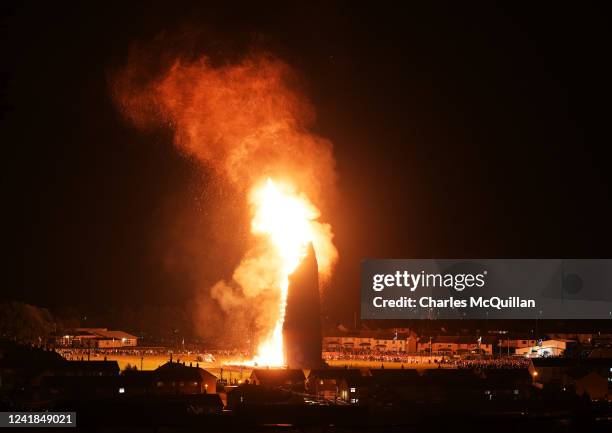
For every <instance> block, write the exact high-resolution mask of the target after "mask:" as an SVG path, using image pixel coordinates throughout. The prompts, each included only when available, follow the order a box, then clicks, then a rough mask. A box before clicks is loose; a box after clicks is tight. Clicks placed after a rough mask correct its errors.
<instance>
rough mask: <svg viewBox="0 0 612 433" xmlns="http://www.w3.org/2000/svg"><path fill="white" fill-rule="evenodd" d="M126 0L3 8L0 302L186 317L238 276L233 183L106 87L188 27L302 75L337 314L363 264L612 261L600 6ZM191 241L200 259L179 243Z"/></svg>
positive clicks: (215, 49) (347, 303)
mask: <svg viewBox="0 0 612 433" xmlns="http://www.w3.org/2000/svg"><path fill="white" fill-rule="evenodd" d="M123 3H127V2H86V4H83V5H68V4H66V5H63V4H61V3H58V2H47V4H44V3H39V4H36V5H35V4H30V3H26V4H24V5H15V6H8V7H7V6H3V8H4V9H3V11H2V13H3V18H2V38H1V39H2V51H1V52H2V61H1V62H2V63H1V64H2V77H1V78H2V96H1V99H2V105H1V117H2V141H1V142H2V153H3V158H2V174H1V180H2V192H3V194H2V199H3V209H4V210H3V211H2V224H3V231H4V233H5V236H3V238H5V241H4V242H3V244H4V255H5V257H4V259H3V261H2V262H3V267H4V268H5V270H4V272H3V278H2V288H1V294H2V295H1V296H2V298H4V299H18V300H24V301H27V302H31V303H35V304H39V305H47V306H51V307H56V306H59V305H62V304H79V305H85V306H87V307H89V308H103V307H104V306H109V305H110V306H120V305H124V304H129V303H134V302H138V303H173V304H177V305H180V304H182V303H185V302H188V300H189V299H190V298H191V297H192V296H193V294H194V289H195V285H196V283H195V281H194V278H193V276H192V275H190V272H191V270H192V269H193V267H194V266H197V267H199V268H200V270H202V272H203V273H205V274H206V275H208V278H209V279H210V280H211V281H214V280H216V279H218V278H220V277H223V276H226V275H225V274H226V273H227V272H229V271H230V270H231V269H232V266H233V265H234V264H235V263H233V262H231V260H235V259H236V254H235V252H232V248H234V246H235V245H234V244H235V242H234V241H233V240H232V239H233V238H232V236H234V237H236V236H239V235H238V234H236V230H237V229H235V228H233V227H223V228H218V227H217V228H216V227H211V226H210V225H209V224H207V222H209V220H208V219H207V215H208V214H209V211H210V209H207V200H206V197H207V196H209V195H211V194H213V195H214V194H221V193H222V192H219V191H216V190H212V189H211V188H209V187H207V184H206V179H207V174H206V173H205V172H202V171H201V170H200V169H199V168H198V167H197V165H196V164H194V163H193V162H192V161H189V160H188V159H186V158H184V157H182V156H181V155H179V154H177V153H176V152H175V151H174V149H173V148H172V145H171V136H170V134H167V135H164V134H163V133H159V132H158V133H156V134H145V133H142V132H139V131H137V130H135V129H134V128H132V127H131V126H129V125H128V124H127V123H126V122H125V121H123V120H122V119H121V116H120V115H119V114H118V113H117V111H116V109H115V107H114V105H113V102H112V100H111V98H110V95H109V91H108V77H109V74H110V73H112V71H114V70H116V69H117V68H119V67H121V65H122V64H123V63H124V62H125V60H126V56H127V52H128V49H129V47H130V45H131V44H132V43H134V42H141V43H146V42H147V41H150V40H151V39H152V38H154V37H156V36H159V35H161V34H165V35H172V34H176V33H180V32H183V31H184V30H185V29H192V30H193V29H197V31H196V32H193V35H194V36H193V38H192V40H190V43H191V44H192V45H190V48H189V49H190V50H193V52H194V53H196V54H197V53H199V52H200V51H202V53H206V54H212V55H214V56H217V57H218V58H220V59H224V58H227V59H230V58H233V57H236V56H240V55H241V54H244V53H245V52H246V50H248V48H249V47H250V46H252V45H257V46H259V47H264V48H265V49H267V50H269V51H271V52H272V53H274V54H275V55H277V56H278V57H280V58H282V59H283V60H285V61H286V62H288V63H289V64H290V65H292V66H293V67H294V68H295V69H296V70H297V71H298V73H299V74H300V76H301V78H302V80H303V82H304V83H305V89H306V92H307V93H308V95H309V97H310V98H311V100H312V102H313V104H314V106H315V107H316V109H317V113H318V116H317V118H318V121H317V125H316V132H317V133H319V134H321V135H323V136H325V137H328V138H329V139H331V140H332V141H333V142H334V144H335V155H336V159H337V164H338V172H339V177H340V181H339V190H340V198H339V201H338V202H337V203H335V204H334V206H333V208H332V211H331V213H330V215H328V219H330V220H331V222H332V223H333V225H334V229H335V232H336V234H337V237H336V242H337V246H338V248H339V251H340V256H341V259H340V263H339V265H338V268H337V273H336V276H335V279H334V281H333V285H332V287H331V288H330V290H329V291H328V297H327V300H326V308H327V309H328V312H331V314H332V315H334V317H335V316H337V317H338V318H339V319H341V318H344V317H351V316H352V311H353V310H354V309H356V308H358V293H359V287H358V284H359V262H360V260H361V259H363V258H474V257H482V258H485V257H486V258H512V257H517V258H522V257H525V258H538V257H550V258H553V257H554V258H557V257H567V258H578V257H584V258H588V257H609V256H610V254H609V248H608V245H610V243H611V242H610V241H611V240H612V236H611V233H610V221H612V203H611V198H610V197H611V194H610V192H611V190H610V186H611V182H610V181H611V177H612V176H611V174H610V170H609V165H610V163H609V159H608V158H607V150H608V147H609V146H610V137H609V127H608V124H609V116H610V99H609V93H610V92H609V90H610V85H609V79H610V78H609V77H610V76H611V75H610V70H609V69H608V68H607V66H606V65H605V63H606V57H609V39H608V34H607V31H606V27H607V25H608V23H609V20H608V19H607V18H606V16H605V13H604V12H603V11H600V10H597V9H590V8H588V7H582V6H578V5H576V4H574V5H573V6H572V7H571V8H569V7H568V8H566V7H565V6H562V5H558V4H555V3H547V4H545V5H535V4H529V5H527V4H523V5H522V6H510V5H506V6H499V5H498V6H493V5H490V4H489V5H485V3H484V2H483V4H480V5H472V6H468V7H467V8H466V6H465V4H463V3H464V2H461V3H462V4H461V5H459V4H456V5H454V6H450V7H439V8H431V9H427V10H420V9H417V8H414V7H405V8H403V9H398V4H397V3H392V2H389V3H383V4H379V2H376V4H375V3H373V2H368V3H366V4H363V5H354V4H353V3H355V2H308V5H306V4H302V5H293V4H292V5H288V4H285V3H294V2H282V3H269V2H264V4H263V5H260V3H261V2H245V4H241V3H237V2H217V3H214V4H209V5H202V6H199V7H196V6H192V5H191V4H188V3H180V2H166V3H154V4H150V3H149V2H146V3H145V2H143V3H134V2H130V5H129V6H126V5H124V4H123ZM219 3H224V4H226V6H219ZM254 3H257V5H254ZM304 3H305V2H304ZM454 3H457V2H454ZM508 3H510V2H508ZM215 230H217V231H219V230H221V231H222V233H227V234H228V245H227V246H223V245H221V246H219V245H217V246H216V247H215V248H220V249H221V252H217V251H216V250H211V249H210V245H211V244H209V243H208V240H209V239H211V238H212V237H213V236H212V235H211V232H212V231H215ZM190 233H193V239H194V240H196V241H200V240H201V241H202V246H201V251H199V250H200V248H195V249H194V247H193V245H190V246H185V245H177V241H176V240H177V239H179V238H180V239H183V238H184V237H185V236H186V235H189V234H190ZM226 256H229V257H230V258H231V260H229V259H226V258H225V257H226ZM219 257H223V259H221V258H219ZM168 261H170V262H171V263H172V266H164V265H163V264H167V263H168ZM220 263H221V264H220Z"/></svg>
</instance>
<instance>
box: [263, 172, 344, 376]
mask: <svg viewBox="0 0 612 433" xmlns="http://www.w3.org/2000/svg"><path fill="white" fill-rule="evenodd" d="M251 203H252V204H253V206H254V208H255V215H254V217H253V220H252V232H253V233H254V234H255V235H263V236H265V237H267V239H268V241H269V243H270V244H271V246H272V247H273V248H274V249H275V254H276V255H277V258H278V268H277V269H278V270H279V271H280V272H279V273H278V281H276V287H277V288H278V289H279V290H280V302H279V310H278V318H277V320H276V323H275V325H274V329H273V330H272V332H271V333H270V334H269V335H268V336H267V338H266V339H265V340H264V341H263V342H261V343H260V345H259V348H258V351H257V355H256V356H255V358H254V360H253V361H254V362H256V363H257V364H263V365H269V366H282V365H285V359H284V351H283V335H282V331H283V322H284V320H285V308H286V303H287V293H288V290H289V275H291V274H292V273H293V271H295V269H296V268H297V267H298V265H299V264H300V262H301V261H302V259H303V258H304V257H305V255H306V248H307V247H308V244H309V243H311V242H312V243H313V244H315V245H316V246H317V247H319V248H318V251H319V255H320V256H321V261H322V263H324V264H329V263H330V257H329V255H330V254H331V255H333V254H335V249H334V248H333V245H332V244H331V239H330V238H329V233H330V232H329V227H328V226H326V225H322V224H320V223H319V222H318V221H317V219H318V218H319V216H320V213H319V211H318V209H317V208H316V207H315V206H314V205H313V204H312V203H310V202H309V201H308V199H307V198H306V197H303V196H299V195H297V194H295V193H294V192H292V191H291V190H290V189H288V188H286V187H285V188H282V187H281V186H277V185H276V184H275V183H274V182H273V181H272V180H271V179H268V180H267V181H266V183H265V185H263V186H262V187H260V188H255V189H254V191H253V193H252V194H251ZM325 271H327V270H325Z"/></svg>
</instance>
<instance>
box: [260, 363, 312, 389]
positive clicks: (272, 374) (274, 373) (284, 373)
mask: <svg viewBox="0 0 612 433" xmlns="http://www.w3.org/2000/svg"><path fill="white" fill-rule="evenodd" d="M249 380H250V382H251V383H252V384H254V385H260V386H265V387H269V388H285V389H292V390H304V382H305V381H306V376H304V372H303V371H302V370H299V369H290V368H256V369H254V370H253V371H252V372H251V376H250V378H249Z"/></svg>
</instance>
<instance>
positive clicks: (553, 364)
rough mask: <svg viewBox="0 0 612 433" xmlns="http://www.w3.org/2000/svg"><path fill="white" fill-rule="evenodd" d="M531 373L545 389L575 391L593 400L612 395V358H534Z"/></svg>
mask: <svg viewBox="0 0 612 433" xmlns="http://www.w3.org/2000/svg"><path fill="white" fill-rule="evenodd" d="M529 372H530V374H531V375H532V377H533V380H534V382H536V383H537V384H538V385H539V386H542V387H543V388H544V389H546V388H559V389H562V388H571V389H574V390H575V391H576V393H577V394H578V395H581V396H582V395H584V394H587V395H588V396H589V397H590V398H592V399H604V398H610V396H612V358H585V359H578V358H533V359H531V363H530V365H529ZM604 385H605V386H604ZM604 388H605V389H604Z"/></svg>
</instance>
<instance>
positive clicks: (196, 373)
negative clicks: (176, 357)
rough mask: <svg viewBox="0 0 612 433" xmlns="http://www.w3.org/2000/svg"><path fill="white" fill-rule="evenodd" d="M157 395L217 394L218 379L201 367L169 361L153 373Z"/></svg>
mask: <svg viewBox="0 0 612 433" xmlns="http://www.w3.org/2000/svg"><path fill="white" fill-rule="evenodd" d="M152 378H153V379H154V380H155V393H156V394H215V393H216V392H217V377H216V376H215V375H213V374H211V373H209V372H208V371H206V370H204V369H203V368H200V367H199V366H197V365H196V366H195V367H194V366H192V365H191V364H190V365H186V364H185V363H184V362H183V363H180V362H172V361H169V362H167V363H165V364H164V365H162V366H160V367H158V368H157V369H156V370H154V371H153V375H152Z"/></svg>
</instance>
